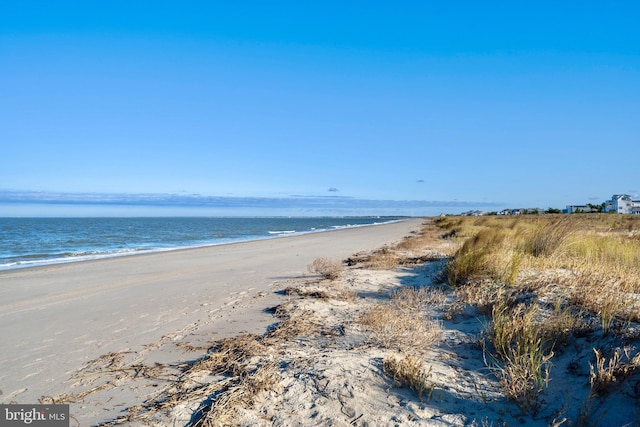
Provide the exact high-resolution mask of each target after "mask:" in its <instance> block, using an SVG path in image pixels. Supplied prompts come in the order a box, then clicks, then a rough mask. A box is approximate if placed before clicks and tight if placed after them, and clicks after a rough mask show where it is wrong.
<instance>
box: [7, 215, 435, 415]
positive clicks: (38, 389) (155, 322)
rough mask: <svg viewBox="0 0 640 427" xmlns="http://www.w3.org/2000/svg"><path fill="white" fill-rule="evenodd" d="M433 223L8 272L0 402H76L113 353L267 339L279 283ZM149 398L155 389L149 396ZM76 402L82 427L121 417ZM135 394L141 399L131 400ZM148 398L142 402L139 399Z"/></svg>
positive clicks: (164, 356)
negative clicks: (96, 364)
mask: <svg viewBox="0 0 640 427" xmlns="http://www.w3.org/2000/svg"><path fill="white" fill-rule="evenodd" d="M422 222H423V219H422V218H414V219H408V220H401V221H396V222H391V223H384V224H378V225H375V226H360V227H349V228H343V229H338V230H327V231H322V232H313V233H308V234H300V235H293V236H285V237H287V238H286V239H280V238H271V239H261V240H251V241H244V242H233V243H229V244H224V245H216V246H209V247H204V248H203V247H199V248H186V249H178V250H171V251H164V252H154V253H146V254H134V255H131V256H124V257H111V258H106V259H98V260H89V261H83V262H71V263H62V264H53V265H47V266H37V267H30V268H20V269H11V270H3V271H0V284H1V285H2V286H1V287H0V301H2V305H1V306H0V334H2V336H3V337H4V344H3V348H4V349H3V354H2V359H1V360H0V389H2V391H3V393H2V395H0V402H2V403H8V402H12V401H16V402H18V403H37V401H38V400H39V399H41V398H42V397H43V396H45V397H46V396H50V397H51V396H57V395H60V394H63V395H64V394H72V393H73V392H74V391H75V390H74V387H75V386H74V384H73V382H69V379H70V377H72V376H73V374H74V373H75V372H77V371H78V370H79V369H81V368H82V367H83V366H85V365H86V364H87V363H89V362H90V361H92V360H94V359H96V358H100V357H101V356H103V355H105V354H111V353H122V354H127V355H128V356H127V357H130V358H132V360H144V361H145V362H147V363H148V362H162V361H164V362H168V361H173V362H176V361H179V360H184V358H185V351H184V350H182V349H180V348H178V347H177V344H179V343H182V342H183V341H184V340H185V339H188V340H189V343H190V345H198V344H204V343H206V342H208V341H210V340H211V339H212V338H220V337H225V336H235V335H237V334H239V333H242V332H252V333H263V332H264V331H265V329H266V327H267V326H269V324H271V323H273V318H272V315H271V313H269V312H268V309H269V307H273V306H274V305H277V304H278V303H279V301H281V300H282V298H283V296H282V295H278V294H276V293H275V292H274V285H276V284H282V283H284V282H286V281H287V280H292V279H295V278H300V277H302V276H304V275H305V274H306V271H307V270H306V268H307V266H308V265H309V264H310V263H311V262H312V261H313V260H314V259H316V258H318V257H330V258H334V259H344V258H346V257H349V256H351V255H353V254H354V253H356V252H359V251H367V250H374V249H377V248H379V247H382V246H384V245H386V244H392V243H396V242H398V241H400V240H402V238H403V237H405V236H406V235H407V234H408V233H410V232H412V231H415V230H417V229H419V227H420V225H421V224H422ZM147 391H148V390H147ZM141 392H142V391H141V390H137V391H136V390H133V391H129V392H128V393H129V394H128V393H122V397H121V399H126V400H125V401H124V402H113V403H112V404H109V405H107V406H108V407H104V405H103V406H102V407H101V406H99V404H98V403H96V405H98V406H96V408H91V409H90V408H89V407H88V405H87V404H84V403H83V404H82V405H80V406H77V405H76V404H72V413H74V414H76V417H80V418H78V420H81V421H82V422H81V425H85V424H87V423H89V424H91V423H97V422H101V421H103V420H104V417H107V418H108V417H109V416H114V415H115V413H116V412H117V407H118V406H117V404H124V403H128V404H129V405H131V404H134V403H135V399H139V398H140V396H139V395H138V394H139V393H141ZM131 393H133V394H131ZM136 393H138V394H136Z"/></svg>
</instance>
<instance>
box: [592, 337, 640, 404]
mask: <svg viewBox="0 0 640 427" xmlns="http://www.w3.org/2000/svg"><path fill="white" fill-rule="evenodd" d="M593 352H594V353H595V357H596V360H595V365H594V364H592V363H589V370H590V375H589V384H590V385H591V391H592V393H594V394H595V395H602V394H606V393H607V392H608V391H609V390H610V389H611V388H612V387H613V386H614V385H615V384H620V383H621V382H622V381H623V380H624V379H625V378H627V377H629V376H630V375H632V374H633V373H635V372H638V370H639V369H640V353H637V354H636V355H635V356H633V357H631V355H630V351H629V349H627V348H625V349H624V350H620V349H616V350H615V351H614V353H613V356H611V357H610V358H609V359H607V358H606V357H605V356H603V354H602V352H601V351H599V350H597V349H595V348H594V349H593Z"/></svg>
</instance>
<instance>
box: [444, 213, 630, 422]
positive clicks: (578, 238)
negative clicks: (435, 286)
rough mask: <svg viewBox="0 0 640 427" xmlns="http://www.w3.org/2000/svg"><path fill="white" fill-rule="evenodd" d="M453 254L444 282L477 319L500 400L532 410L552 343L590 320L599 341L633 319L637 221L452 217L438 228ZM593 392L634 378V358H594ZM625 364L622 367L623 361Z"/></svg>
mask: <svg viewBox="0 0 640 427" xmlns="http://www.w3.org/2000/svg"><path fill="white" fill-rule="evenodd" d="M436 222H437V224H438V226H439V227H440V229H441V230H442V237H443V238H446V239H450V240H453V241H455V242H456V243H457V245H458V250H457V252H456V253H455V255H454V256H453V257H451V259H450V260H449V262H448V263H447V267H446V271H445V279H446V281H447V282H448V284H449V286H450V287H451V288H452V289H454V290H455V291H456V293H457V294H458V296H459V298H460V299H462V300H464V301H465V302H466V303H469V304H472V305H474V306H476V307H477V308H479V309H480V310H481V312H483V313H485V314H486V315H487V316H488V318H489V319H490V322H489V323H488V325H487V328H486V335H487V339H488V343H487V346H486V354H487V355H488V356H489V357H488V363H489V365H490V367H491V368H492V371H493V372H494V373H495V374H496V376H497V377H498V379H499V380H500V383H501V385H502V386H503V390H504V392H505V395H506V396H507V397H509V398H510V399H512V400H514V401H516V402H518V403H519V404H520V406H521V407H522V408H523V409H525V410H529V411H531V412H535V410H536V409H537V407H538V406H539V400H538V394H539V393H541V392H542V391H543V389H544V388H545V387H546V385H547V383H548V381H549V368H550V366H551V364H552V363H553V357H554V346H555V344H556V343H558V342H562V341H563V340H565V339H566V338H567V337H568V336H570V335H575V336H580V335H581V334H584V332H585V328H587V329H588V328H589V326H585V325H589V324H592V323H593V319H596V321H597V323H599V327H600V330H601V335H602V337H603V338H606V337H608V336H609V335H611V334H615V333H619V332H621V331H624V329H625V325H628V324H629V322H631V321H638V319H640V314H639V313H640V301H639V299H638V298H637V293H638V291H640V218H638V217H631V216H620V215H606V214H601V215H596V214H590V215H543V216H538V215H531V216H520V217H515V218H514V217H495V216H494V217H480V218H476V217H455V218H453V217H452V218H447V217H445V218H440V219H438V220H437V221H436ZM595 356H596V357H595V362H593V363H592V362H589V366H590V372H591V376H590V378H591V381H590V384H591V387H592V390H593V391H594V393H596V394H599V395H602V394H603V393H606V391H607V390H609V388H610V385H611V384H612V383H614V382H615V380H616V378H620V377H625V376H628V375H631V374H632V373H635V372H636V370H637V366H638V365H637V364H638V363H639V362H638V360H640V356H638V355H635V356H632V355H630V354H626V356H625V357H622V355H621V354H620V353H619V352H614V353H613V355H612V356H611V357H610V358H605V357H604V356H603V355H602V353H601V352H599V351H597V350H596V351H595ZM623 359H624V362H623V361H622V360H623Z"/></svg>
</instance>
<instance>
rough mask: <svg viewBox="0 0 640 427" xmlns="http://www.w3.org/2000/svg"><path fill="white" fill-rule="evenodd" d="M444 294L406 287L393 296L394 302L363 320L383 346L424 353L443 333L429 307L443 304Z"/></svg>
mask: <svg viewBox="0 0 640 427" xmlns="http://www.w3.org/2000/svg"><path fill="white" fill-rule="evenodd" d="M440 298H441V294H438V293H432V292H430V291H429V290H427V289H424V288H419V289H416V288H406V289H401V290H398V291H396V292H394V293H393V294H392V297H391V301H389V302H388V303H384V304H378V305H375V306H373V307H372V308H371V309H370V310H369V311H368V312H367V313H365V314H364V315H363V316H362V317H361V318H360V323H361V324H362V325H364V326H365V327H366V328H367V329H368V330H369V331H370V332H371V333H372V341H373V342H374V343H376V344H377V345H380V346H381V347H384V348H388V349H393V350H399V351H401V352H409V353H411V352H418V353H419V352H422V351H424V350H425V349H426V348H428V346H430V345H431V344H433V343H434V342H436V341H437V340H438V339H439V338H440V336H441V333H442V327H441V326H440V324H439V323H437V322H435V321H434V320H432V319H431V318H430V317H429V316H428V315H427V314H426V310H425V304H428V303H429V302H433V301H434V300H437V301H439V300H440Z"/></svg>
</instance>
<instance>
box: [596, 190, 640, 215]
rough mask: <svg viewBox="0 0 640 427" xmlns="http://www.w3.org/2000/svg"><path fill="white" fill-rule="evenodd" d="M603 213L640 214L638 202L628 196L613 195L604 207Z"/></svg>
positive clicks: (639, 203)
mask: <svg viewBox="0 0 640 427" xmlns="http://www.w3.org/2000/svg"><path fill="white" fill-rule="evenodd" d="M604 211H605V212H617V213H619V214H640V200H633V199H632V198H631V196H630V195H628V194H614V195H613V197H611V200H607V201H606V202H605V205H604Z"/></svg>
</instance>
